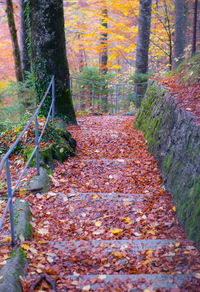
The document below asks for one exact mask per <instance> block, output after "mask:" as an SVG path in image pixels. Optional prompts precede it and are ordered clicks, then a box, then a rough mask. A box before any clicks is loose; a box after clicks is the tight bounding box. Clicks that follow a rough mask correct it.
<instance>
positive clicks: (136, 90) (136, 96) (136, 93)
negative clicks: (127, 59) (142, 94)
mask: <svg viewBox="0 0 200 292" xmlns="http://www.w3.org/2000/svg"><path fill="white" fill-rule="evenodd" d="M135 85H136V89H135V109H137V103H138V100H137V99H138V85H137V83H136V84H135Z"/></svg>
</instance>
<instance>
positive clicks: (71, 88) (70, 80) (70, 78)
mask: <svg viewBox="0 0 200 292" xmlns="http://www.w3.org/2000/svg"><path fill="white" fill-rule="evenodd" d="M72 86H73V84H72V77H70V89H71V95H73V91H72V90H73V89H72Z"/></svg>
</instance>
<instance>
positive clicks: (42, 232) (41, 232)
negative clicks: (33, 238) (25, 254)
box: [37, 228, 49, 235]
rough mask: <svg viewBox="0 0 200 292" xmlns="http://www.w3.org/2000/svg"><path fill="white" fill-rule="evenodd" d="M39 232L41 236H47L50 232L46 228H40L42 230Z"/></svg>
mask: <svg viewBox="0 0 200 292" xmlns="http://www.w3.org/2000/svg"><path fill="white" fill-rule="evenodd" d="M37 232H38V233H39V234H42V235H45V234H48V233H49V230H48V229H46V228H40V229H38V230H37Z"/></svg>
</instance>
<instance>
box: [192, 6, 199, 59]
mask: <svg viewBox="0 0 200 292" xmlns="http://www.w3.org/2000/svg"><path fill="white" fill-rule="evenodd" d="M197 14H198V0H195V1H194V24H193V39H192V55H194V54H195V53H196V42H197Z"/></svg>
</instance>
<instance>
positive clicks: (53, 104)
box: [52, 76, 55, 125]
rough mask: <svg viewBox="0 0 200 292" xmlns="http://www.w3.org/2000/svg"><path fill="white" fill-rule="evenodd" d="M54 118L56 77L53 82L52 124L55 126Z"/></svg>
mask: <svg viewBox="0 0 200 292" xmlns="http://www.w3.org/2000/svg"><path fill="white" fill-rule="evenodd" d="M54 116H55V76H53V80H52V122H53V125H54Z"/></svg>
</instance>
